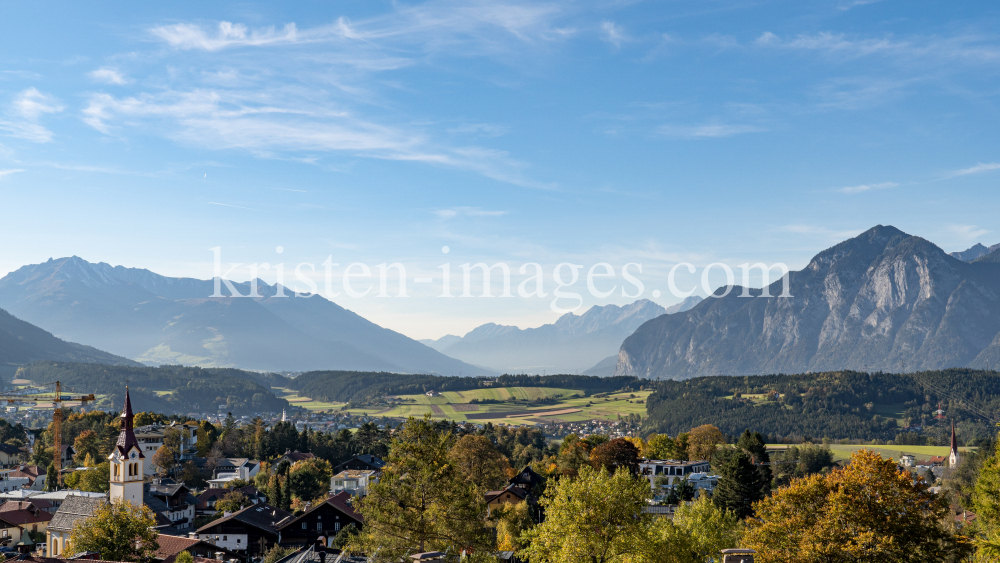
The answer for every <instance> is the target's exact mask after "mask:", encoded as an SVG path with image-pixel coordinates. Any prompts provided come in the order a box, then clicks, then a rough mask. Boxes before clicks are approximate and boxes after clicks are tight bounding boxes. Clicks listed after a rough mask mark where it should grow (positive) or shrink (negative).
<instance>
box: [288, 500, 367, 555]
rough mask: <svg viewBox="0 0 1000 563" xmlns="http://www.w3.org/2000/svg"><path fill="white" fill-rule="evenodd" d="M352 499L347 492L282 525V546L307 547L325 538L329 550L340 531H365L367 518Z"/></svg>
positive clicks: (309, 509) (309, 508)
mask: <svg viewBox="0 0 1000 563" xmlns="http://www.w3.org/2000/svg"><path fill="white" fill-rule="evenodd" d="M350 500H351V495H350V494H348V493H346V492H341V493H337V494H335V495H331V496H330V497H329V498H327V499H326V500H324V501H323V502H319V503H316V504H315V505H311V506H309V507H307V508H306V510H305V512H303V513H302V514H300V515H299V516H294V517H291V518H289V519H288V520H287V521H282V522H280V523H279V524H278V532H279V533H280V534H281V536H280V538H281V539H280V542H281V545H293V546H294V545H306V544H309V543H312V542H315V541H316V538H318V537H320V536H323V537H325V538H327V540H326V545H327V547H330V546H331V542H332V541H333V538H334V536H336V535H337V533H338V532H340V530H342V529H343V528H345V527H347V526H348V525H350V524H353V525H354V527H355V528H357V529H359V530H360V529H361V527H362V526H363V525H364V518H363V517H362V516H361V514H360V513H358V512H357V511H355V510H354V508H353V507H352V506H351V504H350Z"/></svg>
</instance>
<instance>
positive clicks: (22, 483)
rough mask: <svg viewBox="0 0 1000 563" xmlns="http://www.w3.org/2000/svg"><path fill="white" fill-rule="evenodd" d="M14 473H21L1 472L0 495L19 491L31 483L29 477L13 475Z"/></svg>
mask: <svg viewBox="0 0 1000 563" xmlns="http://www.w3.org/2000/svg"><path fill="white" fill-rule="evenodd" d="M14 473H20V471H18V470H17V469H8V470H6V471H0V493H9V492H11V491H19V490H21V489H24V488H25V487H27V486H28V483H30V482H31V480H30V479H28V478H27V477H20V476H16V475H13V474H14Z"/></svg>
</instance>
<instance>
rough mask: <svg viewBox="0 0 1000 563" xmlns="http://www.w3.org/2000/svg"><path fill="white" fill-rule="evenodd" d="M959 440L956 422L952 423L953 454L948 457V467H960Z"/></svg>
mask: <svg viewBox="0 0 1000 563" xmlns="http://www.w3.org/2000/svg"><path fill="white" fill-rule="evenodd" d="M958 461H959V459H958V439H957V438H956V437H955V421H954V420H953V421H951V453H950V454H949V455H948V467H951V468H952V469H954V468H956V467H958Z"/></svg>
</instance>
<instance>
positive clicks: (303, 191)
mask: <svg viewBox="0 0 1000 563" xmlns="http://www.w3.org/2000/svg"><path fill="white" fill-rule="evenodd" d="M271 189H272V190H278V191H282V192H298V193H300V194H305V193H309V192H308V191H306V190H295V189H292V188H271Z"/></svg>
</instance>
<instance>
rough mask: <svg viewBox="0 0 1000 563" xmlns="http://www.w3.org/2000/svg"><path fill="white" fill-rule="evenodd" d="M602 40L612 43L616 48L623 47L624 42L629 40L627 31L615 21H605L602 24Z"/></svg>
mask: <svg viewBox="0 0 1000 563" xmlns="http://www.w3.org/2000/svg"><path fill="white" fill-rule="evenodd" d="M601 39H602V40H603V41H606V42H608V43H611V44H612V45H614V46H615V47H621V46H622V42H623V41H626V40H627V39H628V38H627V36H626V35H625V30H624V29H622V27H621V26H620V25H618V24H616V23H615V22H613V21H604V22H601Z"/></svg>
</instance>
